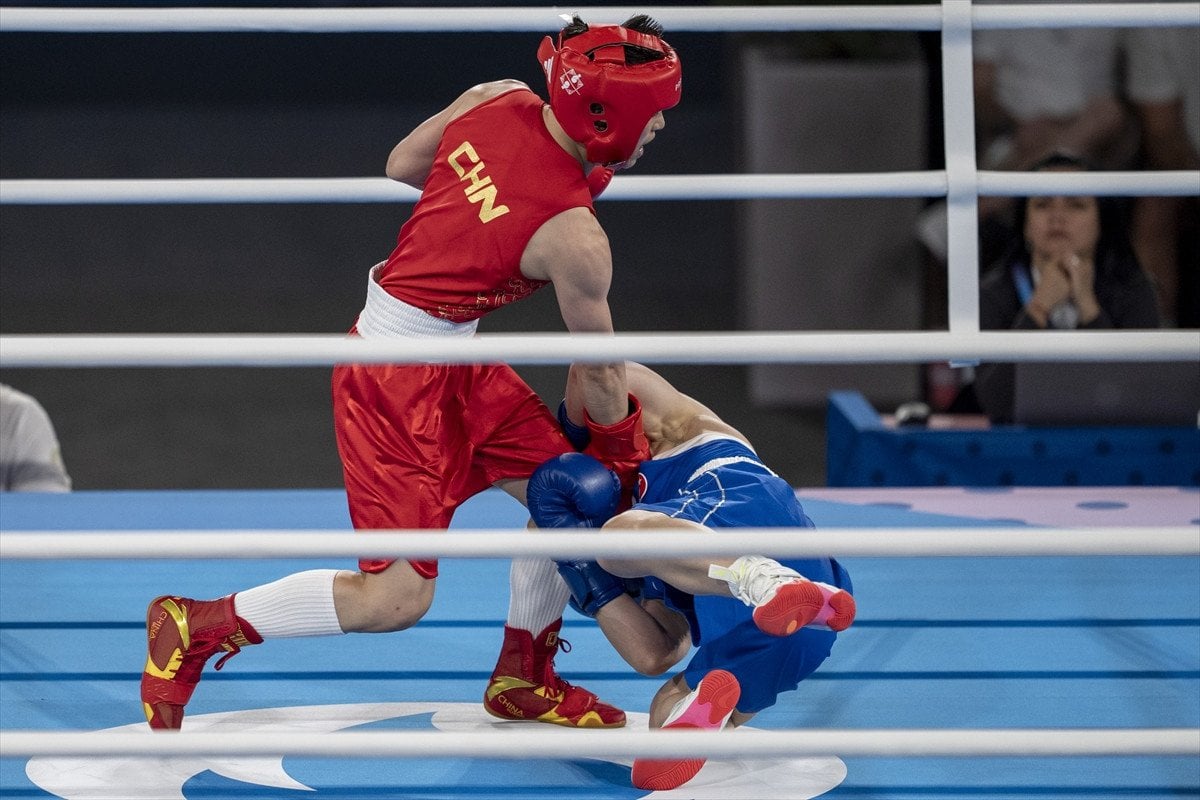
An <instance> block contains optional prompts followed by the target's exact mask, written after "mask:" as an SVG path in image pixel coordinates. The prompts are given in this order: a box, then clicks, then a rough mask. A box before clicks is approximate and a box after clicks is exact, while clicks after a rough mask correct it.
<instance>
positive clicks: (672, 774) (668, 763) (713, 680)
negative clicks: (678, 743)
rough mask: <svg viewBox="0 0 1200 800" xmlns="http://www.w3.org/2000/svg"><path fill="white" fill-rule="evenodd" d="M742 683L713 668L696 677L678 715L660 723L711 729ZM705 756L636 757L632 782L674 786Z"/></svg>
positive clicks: (692, 774) (722, 720) (725, 712)
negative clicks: (690, 696) (688, 700)
mask: <svg viewBox="0 0 1200 800" xmlns="http://www.w3.org/2000/svg"><path fill="white" fill-rule="evenodd" d="M741 694H742V687H741V686H740V685H738V681H737V678H735V677H734V676H733V675H732V674H731V673H729V672H726V671H725V670H723V669H715V670H713V671H712V672H710V673H708V674H707V675H705V676H704V677H703V678H702V679H701V680H700V686H699V692H698V693H697V694H696V699H695V700H694V701H693V702H692V704H691V705H690V706H689V707H688V708H687V710H685V711H684V712H683V714H681V715H680V716H679V717H678V718H676V719H674V720H672V721H671V722H669V723H667V724H666V725H663V729H664V730H666V729H668V728H695V729H699V730H713V729H716V728H720V727H721V726H723V725H724V723H725V720H726V719H727V718H728V717H729V715H730V714H731V713H732V712H733V709H734V708H735V707H736V706H737V701H738V698H739V697H741ZM705 760H706V759H703V758H686V759H668V760H651V759H642V758H639V759H637V760H635V761H634V762H633V775H632V779H633V785H634V786H636V787H637V788H639V789H651V790H654V791H665V790H667V789H674V788H676V787H678V786H682V785H683V784H685V783H687V782H688V781H690V780H691V779H692V778H694V777H696V773H697V772H699V771H700V768H701V767H703V766H704V762H705Z"/></svg>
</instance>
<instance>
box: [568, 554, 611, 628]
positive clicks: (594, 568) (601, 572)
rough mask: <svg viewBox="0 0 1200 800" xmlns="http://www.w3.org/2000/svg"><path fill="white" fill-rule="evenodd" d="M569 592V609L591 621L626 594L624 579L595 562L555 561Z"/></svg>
mask: <svg viewBox="0 0 1200 800" xmlns="http://www.w3.org/2000/svg"><path fill="white" fill-rule="evenodd" d="M554 563H555V564H557V565H558V574H559V575H562V578H563V580H564V581H566V583H567V588H569V589H570V590H571V601H570V602H571V608H573V609H575V610H576V611H578V612H579V613H580V614H583V615H585V616H588V617H592V618H593V619H594V618H595V616H596V612H597V611H599V610H600V609H601V608H603V607H604V606H606V605H608V604H609V603H611V602H612V601H613V600H615V599H617V598H618V597H620V596H621V595H623V594H625V593H626V587H625V579H624V578H618V577H617V576H616V575H613V574H612V573H611V572H608V571H606V570H605V569H604V568H603V567H601V566H600V565H599V564H597V563H596V562H595V561H555V562H554Z"/></svg>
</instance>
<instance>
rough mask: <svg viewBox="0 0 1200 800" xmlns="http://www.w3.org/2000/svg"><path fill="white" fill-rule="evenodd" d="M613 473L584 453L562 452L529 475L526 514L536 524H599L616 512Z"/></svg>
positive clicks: (618, 488)
mask: <svg viewBox="0 0 1200 800" xmlns="http://www.w3.org/2000/svg"><path fill="white" fill-rule="evenodd" d="M620 497H621V483H620V481H619V480H618V479H617V476H616V475H614V474H613V473H612V472H610V471H609V470H608V468H606V467H605V466H604V465H603V464H601V463H600V462H599V461H597V460H596V459H595V458H593V457H591V456H589V455H586V454H584V453H564V454H562V455H561V456H555V457H554V458H551V459H549V460H548V461H546V462H545V463H543V464H542V465H541V466H540V467H538V468H537V469H535V470H534V471H533V474H532V475H530V476H529V486H528V487H527V488H526V490H525V499H526V503H527V504H528V505H529V516H531V517H532V518H533V521H534V523H535V524H536V525H537V526H538V527H539V528H599V527H600V526H601V525H603V524H604V523H605V522H607V521H608V520H609V518H610V517H611V516H612V515H613V514H614V513H616V510H617V503H618V501H619V500H620Z"/></svg>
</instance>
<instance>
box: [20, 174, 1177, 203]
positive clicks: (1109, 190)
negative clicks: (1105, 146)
mask: <svg viewBox="0 0 1200 800" xmlns="http://www.w3.org/2000/svg"><path fill="white" fill-rule="evenodd" d="M975 175H976V177H977V178H978V181H977V182H976V183H975V184H974V185H973V186H972V185H968V186H967V189H968V190H971V189H972V188H973V191H974V192H975V193H976V194H979V195H1005V196H1024V195H1031V194H1038V193H1042V194H1046V193H1057V194H1071V195H1077V194H1088V195H1128V196H1140V195H1163V196H1187V195H1195V194H1200V171H1195V170H1192V171H1186V170H1164V171H1149V172H1074V173H1073V172H992V171H988V172H978V173H975ZM947 191H948V190H947V182H946V173H945V172H943V171H941V170H929V171H924V172H853V173H825V174H809V175H805V174H759V175H752V174H732V175H622V176H620V178H618V179H617V180H616V181H614V182H613V183H612V184H611V185H610V187H609V188H608V190H607V191H606V192H605V193H604V198H603V199H604V200H606V201H607V200H638V201H644V200H689V201H690V200H754V199H776V200H778V199H793V198H804V197H823V198H831V197H945V196H946V194H947ZM419 196H420V192H418V191H417V190H416V189H413V188H412V187H409V186H405V185H403V184H400V183H397V182H395V181H392V180H389V179H387V178H97V179H74V178H62V179H42V178H20V179H11V180H0V204H2V205H76V204H89V205H100V204H164V203H189V204H190V203H413V202H416V200H417V198H418V197H419Z"/></svg>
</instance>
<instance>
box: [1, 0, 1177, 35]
mask: <svg viewBox="0 0 1200 800" xmlns="http://www.w3.org/2000/svg"><path fill="white" fill-rule="evenodd" d="M961 1H962V0H949V2H952V3H959V2H961ZM571 10H572V11H578V12H579V13H580V15H582V16H583V18H584V19H587V20H600V21H603V20H613V21H619V20H622V19H625V18H627V17H629V16H630V15H632V14H635V13H646V14H650V15H652V16H654V17H656V18H657V19H658V20H659V21H660V22H662V23H663V25H665V26H666V28H667V30H668V31H713V32H722V31H728V32H733V31H800V30H884V31H888V30H896V31H933V30H938V29H939V28H940V27H941V24H942V17H941V8H940V7H939V6H938V5H934V4H928V5H917V6H835V5H829V6H768V7H754V8H747V7H744V6H728V7H719V6H718V7H708V6H669V7H655V6H650V7H646V6H601V7H587V6H585V7H579V8H572V9H571ZM561 11H562V9H560V8H558V7H556V6H543V7H536V8H535V7H474V8H21V7H14V8H4V9H0V31H45V32H57V33H112V32H161V31H192V32H217V31H225V32H281V33H301V32H305V33H317V32H324V33H345V32H353V31H361V32H370V31H389V32H399V31H410V32H422V31H539V32H546V31H551V30H556V29H557V28H558V27H560V26H561V21H560V20H559V19H558V13H560V12H561ZM1198 15H1200V4H1198V3H1164V2H1159V3H1139V4H1127V3H1088V4H1077V5H1038V4H1015V5H1009V6H992V5H981V6H976V7H974V8H973V9H972V11H971V17H972V23H973V26H974V27H975V28H977V29H998V28H1022V27H1038V28H1048V27H1054V28H1065V27H1073V28H1080V27H1114V26H1131V27H1132V26H1168V25H1196V24H1200V23H1198V21H1197V17H1198Z"/></svg>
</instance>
